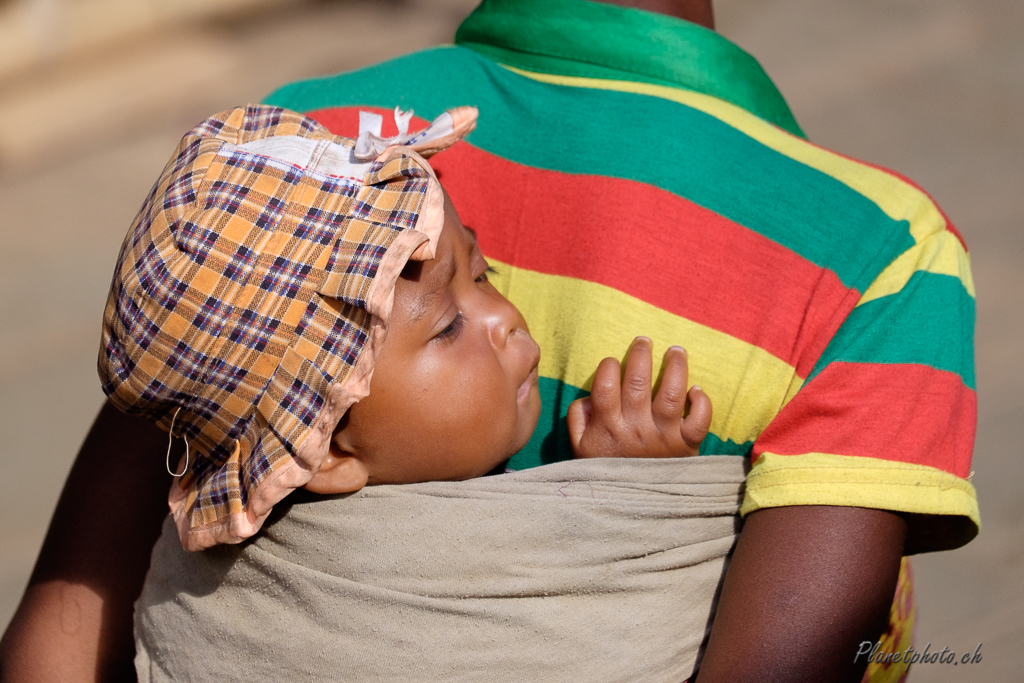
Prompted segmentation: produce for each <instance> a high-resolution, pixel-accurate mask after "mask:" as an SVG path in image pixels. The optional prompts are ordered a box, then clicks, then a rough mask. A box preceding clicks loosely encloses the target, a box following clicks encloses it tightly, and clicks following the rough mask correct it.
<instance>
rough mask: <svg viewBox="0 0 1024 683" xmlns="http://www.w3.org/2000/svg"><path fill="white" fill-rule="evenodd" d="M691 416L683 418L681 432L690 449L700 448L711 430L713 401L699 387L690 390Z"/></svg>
mask: <svg viewBox="0 0 1024 683" xmlns="http://www.w3.org/2000/svg"><path fill="white" fill-rule="evenodd" d="M689 396H690V414H689V415H687V416H686V417H685V418H683V421H682V422H680V424H679V431H680V433H681V434H682V436H683V441H685V442H686V445H687V446H689V447H690V448H692V449H694V451H695V452H696V449H698V448H700V442H701V441H703V440H704V437H705V436H707V435H708V430H709V429H711V399H710V398H708V395H707V394H705V393H704V390H703V389H701V388H700V387H698V386H694V387H692V388H691V389H690V394H689Z"/></svg>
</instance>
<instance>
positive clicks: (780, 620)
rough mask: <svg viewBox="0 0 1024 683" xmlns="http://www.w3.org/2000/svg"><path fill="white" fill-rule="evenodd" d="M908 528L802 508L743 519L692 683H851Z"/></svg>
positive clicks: (854, 511)
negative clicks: (695, 679)
mask: <svg viewBox="0 0 1024 683" xmlns="http://www.w3.org/2000/svg"><path fill="white" fill-rule="evenodd" d="M906 532H907V525H906V522H905V521H904V519H903V518H902V517H901V516H900V515H897V514H895V513H892V512H888V511H885V510H872V509H868V508H857V507H833V506H822V505H807V506H793V507H778V508H766V509H761V510H757V511H755V512H752V513H750V514H749V515H748V516H747V519H746V522H745V523H744V527H743V531H742V532H741V533H740V538H739V541H738V542H737V545H736V550H735V553H734V554H733V558H732V561H731V563H730V565H729V569H728V572H727V574H726V577H725V582H724V584H723V586H722V594H721V598H720V600H719V604H718V612H717V614H716V615H715V621H714V625H713V626H712V629H711V637H710V640H709V641H708V647H707V650H706V652H705V655H704V660H703V662H702V663H701V666H700V673H699V674H698V677H697V683H719V682H728V683H744V682H746V681H757V682H758V683H772V682H774V681H779V682H785V683H802V682H803V681H807V682H809V683H810V682H813V683H821V681H830V682H832V681H835V682H837V683H839V682H845V681H849V682H850V683H857V682H859V681H860V680H861V677H862V676H863V675H864V669H865V668H866V666H867V661H866V658H865V657H861V658H860V661H859V662H858V663H856V664H855V663H854V658H855V656H856V653H857V650H858V646H859V645H860V643H861V642H863V641H866V640H867V641H871V642H874V641H876V640H877V639H878V637H879V635H880V634H881V633H882V632H883V631H884V629H885V627H886V619H887V616H888V614H889V607H890V606H891V604H892V597H893V594H894V592H895V590H896V581H897V578H898V575H899V567H900V558H901V556H902V555H903V547H904V540H905V537H906Z"/></svg>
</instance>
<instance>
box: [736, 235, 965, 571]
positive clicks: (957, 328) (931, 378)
mask: <svg viewBox="0 0 1024 683" xmlns="http://www.w3.org/2000/svg"><path fill="white" fill-rule="evenodd" d="M974 318H975V304H974V285H973V281H972V279H971V272H970V260H969V256H968V254H967V251H966V248H965V246H964V244H963V242H962V240H961V239H960V237H959V235H958V234H957V233H956V232H955V231H954V230H953V229H951V228H945V229H943V230H940V231H935V232H933V233H931V234H929V235H927V236H924V237H922V238H921V239H919V240H917V241H916V242H915V244H914V246H912V247H910V248H909V249H907V250H906V251H904V252H903V253H902V254H900V255H899V256H898V257H897V258H896V259H894V260H893V261H892V262H891V263H890V264H889V265H888V266H887V267H886V268H885V269H884V270H883V271H882V272H881V273H879V275H878V276H877V277H876V278H875V279H874V281H873V282H872V284H871V286H870V287H868V288H867V289H866V290H865V292H864V294H863V296H862V297H861V299H860V300H859V301H858V303H857V305H856V307H855V308H854V309H853V310H852V311H851V312H850V314H849V316H848V317H847V318H846V320H845V321H844V322H843V324H842V325H841V326H840V328H839V330H838V331H837V333H836V334H835V335H834V337H833V338H832V339H831V341H830V342H829V344H828V345H827V347H826V348H825V351H824V352H823V353H822V355H821V357H820V358H819V359H818V361H817V363H816V364H815V365H814V367H813V369H812V370H811V371H810V373H809V374H808V376H807V378H806V380H805V381H804V384H803V386H802V387H801V389H800V390H799V391H798V392H796V394H795V395H794V396H793V398H792V399H791V400H790V401H789V402H788V403H787V404H786V405H785V406H784V407H783V409H782V410H781V411H780V412H779V414H778V416H777V417H776V418H775V419H774V420H773V421H772V423H771V424H770V425H769V426H768V428H767V429H766V430H765V431H764V432H763V433H762V434H761V435H760V437H759V438H758V439H757V440H756V441H755V444H754V448H753V453H752V460H753V464H752V469H751V472H750V476H749V478H748V481H747V491H746V498H745V500H744V504H743V507H742V510H741V512H742V514H744V515H745V514H748V513H750V512H753V511H754V510H758V509H761V508H766V507H780V506H786V505H844V506H857V507H868V508H875V509H885V510H893V511H897V512H902V513H907V515H908V529H909V535H908V541H907V543H908V554H909V553H910V552H924V551H931V550H943V549H948V548H955V547H959V546H961V545H963V544H964V543H967V542H968V541H969V540H970V539H971V538H973V537H974V536H975V535H977V533H978V530H979V529H980V524H981V522H980V516H979V513H978V503H977V498H976V495H975V490H974V487H973V486H972V485H971V483H970V481H969V480H970V475H971V455H972V451H973V447H974V436H975V428H976V423H977V398H976V394H975V383H974V348H973V339H974Z"/></svg>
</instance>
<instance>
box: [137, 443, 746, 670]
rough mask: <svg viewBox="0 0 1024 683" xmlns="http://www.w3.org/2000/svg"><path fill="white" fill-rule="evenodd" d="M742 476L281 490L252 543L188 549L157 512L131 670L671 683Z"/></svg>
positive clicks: (659, 471) (590, 466)
mask: <svg viewBox="0 0 1024 683" xmlns="http://www.w3.org/2000/svg"><path fill="white" fill-rule="evenodd" d="M744 476H745V472H744V459H743V458H740V457H736V456H707V457H696V458H687V459H676V460H624V459H613V460H608V459H604V460H576V461H568V462H562V463H556V464H553V465H548V466H546V467H540V468H536V469H531V470H525V471H522V472H515V473H509V474H504V475H499V476H493V477H484V478H480V479H474V480H471V481H463V482H429V483H423V484H411V485H405V486H373V487H367V488H365V489H363V490H362V491H360V492H358V493H355V494H352V495H348V496H342V497H337V498H318V499H315V500H314V499H313V497H312V496H309V495H306V496H299V497H296V496H293V497H290V498H289V499H287V500H286V501H284V504H282V505H281V506H280V507H281V508H282V509H281V510H280V511H277V512H275V513H274V515H272V517H271V518H270V520H269V521H268V523H267V525H266V526H265V527H264V529H263V530H262V531H261V532H260V533H259V534H258V535H257V536H256V537H254V538H253V539H250V540H249V541H247V542H245V543H243V544H241V545H237V546H220V547H215V548H211V549H209V550H205V551H202V552H198V553H187V552H185V551H183V550H182V548H181V544H180V543H179V541H178V537H177V533H176V532H175V530H174V527H173V524H171V522H167V523H166V524H165V526H164V534H163V537H162V538H161V539H160V541H159V542H158V543H157V546H156V548H155V549H154V551H153V565H152V568H151V569H150V572H149V575H148V577H147V579H146V585H145V588H144V590H143V593H142V596H141V597H140V599H139V601H138V603H137V604H136V617H135V619H136V623H135V628H136V643H137V650H138V655H137V658H136V666H137V668H138V672H139V680H140V681H143V682H146V681H171V680H173V681H229V680H231V681H240V680H246V681H252V682H255V681H374V682H376V681H380V682H384V681H387V682H388V683H393V682H395V681H509V682H512V681H515V682H517V683H519V682H523V681H528V682H533V681H543V682H558V681H566V682H569V681H571V682H572V683H580V682H587V681H600V682H602V683H610V682H614V681H623V682H630V683H634V682H636V681H645V682H646V681H650V682H652V683H661V682H664V683H680V682H681V681H683V680H684V679H686V678H687V677H688V676H689V675H690V674H691V673H692V672H693V670H694V668H695V665H696V661H697V657H698V651H699V650H700V647H701V643H702V641H703V640H704V638H705V634H706V631H707V629H708V628H709V625H710V617H711V615H712V614H713V611H714V603H715V599H716V595H717V591H718V587H719V585H720V582H721V578H722V576H723V573H724V568H725V561H726V556H727V554H728V553H729V552H730V550H731V548H732V546H733V542H734V540H735V535H736V533H737V531H738V524H739V521H738V520H739V518H738V516H737V511H738V509H739V504H740V499H741V495H742V488H743V481H744ZM293 501H294V502H293ZM289 502H291V505H290V506H289V505H288V503H289Z"/></svg>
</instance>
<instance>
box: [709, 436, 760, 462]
mask: <svg viewBox="0 0 1024 683" xmlns="http://www.w3.org/2000/svg"><path fill="white" fill-rule="evenodd" d="M753 450H754V442H753V441H747V442H746V443H736V442H735V441H733V440H732V439H726V440H725V441H722V440H721V439H720V438H718V436H717V435H715V434H708V435H707V436H706V437H705V438H704V443H702V444H701V445H700V454H701V455H742V456H743V457H746V458H749V457H750V453H751V451H753Z"/></svg>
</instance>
